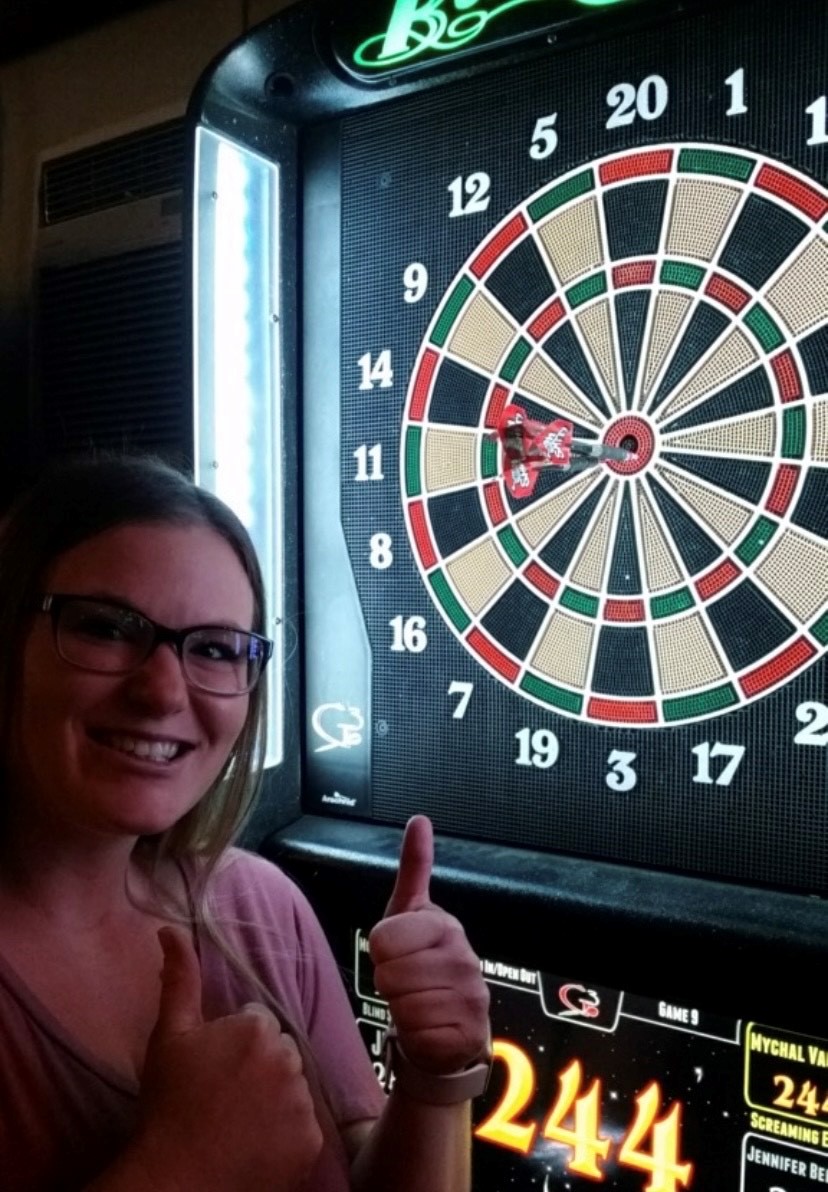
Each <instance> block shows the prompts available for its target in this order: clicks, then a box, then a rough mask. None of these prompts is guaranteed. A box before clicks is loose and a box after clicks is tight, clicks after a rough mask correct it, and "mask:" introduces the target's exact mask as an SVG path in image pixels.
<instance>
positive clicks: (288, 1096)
mask: <svg viewBox="0 0 828 1192" xmlns="http://www.w3.org/2000/svg"><path fill="white" fill-rule="evenodd" d="M159 939H160V941H161V946H162V948H163V951H164V967H163V971H162V976H161V1001H160V1005H159V1011H158V1019H157V1021H156V1024H155V1028H154V1030H153V1032H152V1035H151V1036H150V1040H149V1044H148V1046H147V1053H146V1061H145V1065H144V1071H143V1074H142V1078H141V1093H140V1098H139V1108H140V1120H139V1126H138V1130H137V1133H136V1136H135V1138H134V1140H133V1142H132V1143H131V1144H130V1146H129V1148H128V1150H129V1151H131V1152H132V1154H131V1158H132V1159H133V1160H134V1161H136V1162H137V1163H138V1164H140V1166H141V1167H142V1168H143V1169H144V1170H145V1171H146V1172H147V1173H148V1175H149V1176H150V1178H151V1180H153V1181H157V1185H158V1187H163V1188H175V1189H178V1188H180V1189H181V1192H192V1189H193V1188H198V1189H199V1192H261V1190H262V1189H268V1192H293V1190H294V1189H299V1188H301V1187H302V1185H303V1182H304V1180H305V1179H306V1178H307V1176H308V1175H309V1174H310V1172H311V1169H312V1168H313V1165H314V1163H315V1162H316V1159H317V1157H318V1155H319V1152H320V1150H321V1147H322V1132H321V1130H320V1127H319V1123H318V1122H317V1119H316V1114H315V1112H314V1107H313V1100H312V1098H311V1094H310V1090H309V1088H308V1085H307V1082H306V1080H305V1076H304V1073H303V1070H302V1059H301V1056H300V1053H299V1050H298V1048H297V1046H296V1043H295V1042H294V1040H293V1039H292V1038H291V1036H290V1035H287V1034H284V1033H283V1032H282V1029H281V1026H280V1024H279V1022H278V1020H277V1018H276V1017H275V1015H274V1014H272V1013H271V1012H270V1010H268V1009H267V1008H266V1007H265V1006H262V1005H258V1004H250V1005H247V1006H244V1007H243V1008H242V1009H241V1010H240V1011H238V1012H237V1013H235V1014H228V1015H227V1016H226V1017H224V1018H217V1019H215V1020H214V1021H212V1022H205V1021H204V1018H203V1016H202V1011H201V969H200V966H199V961H198V957H197V955H196V952H195V950H194V948H193V945H192V942H191V940H190V937H189V935H188V933H187V932H186V931H184V930H183V929H181V928H175V927H164V928H162V929H161V931H160V932H159Z"/></svg>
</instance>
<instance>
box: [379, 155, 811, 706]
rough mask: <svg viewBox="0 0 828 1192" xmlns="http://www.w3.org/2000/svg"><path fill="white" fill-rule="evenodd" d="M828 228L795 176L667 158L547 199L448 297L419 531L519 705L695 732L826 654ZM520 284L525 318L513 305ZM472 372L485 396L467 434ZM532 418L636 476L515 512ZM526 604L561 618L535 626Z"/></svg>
mask: <svg viewBox="0 0 828 1192" xmlns="http://www.w3.org/2000/svg"><path fill="white" fill-rule="evenodd" d="M826 216H828V191H826V190H825V189H824V188H822V187H820V186H818V185H816V184H815V183H814V181H813V180H812V179H810V178H807V177H805V176H803V175H802V174H800V173H798V172H796V171H794V170H792V169H790V168H789V167H786V166H784V165H783V164H782V163H779V162H777V161H773V160H770V159H768V158H764V157H761V156H759V155H757V154H753V153H745V152H743V151H737V150H734V149H733V148H732V147H729V146H725V145H711V144H705V145H701V144H696V145H690V144H665V145H658V146H649V147H648V148H646V149H644V150H631V151H628V152H626V153H623V154H612V155H609V156H607V157H605V158H602V159H599V160H597V161H596V162H594V163H593V164H591V165H589V166H586V167H579V168H577V169H576V170H574V171H572V172H571V173H570V174H568V175H565V176H564V177H561V178H556V179H555V181H554V182H552V183H551V184H550V185H548V186H545V187H543V188H542V189H541V190H539V191H537V192H536V193H534V194H532V195H529V196H528V197H527V198H526V199H525V200H524V201H523V202H521V203H520V204H519V205H518V206H517V207H515V208H514V209H513V210H512V211H510V212H509V214H508V215H507V216H506V217H505V218H504V219H503V220H502V221H501V222H500V224H499V225H498V226H497V227H496V228H494V230H493V231H492V232H491V233H490V234H489V235H487V236H486V237H485V239H484V240H483V241H482V242H481V243H480V244H479V245H476V246H475V247H474V249H473V251H472V252H471V254H470V255H469V257H468V258H467V260H466V262H465V264H464V265H463V267H462V268H461V269H460V270H459V271H458V272H457V274H456V275H455V277H454V279H453V280H452V281H451V283H450V284H449V286H448V287H447V289H446V296H445V298H444V300H443V302H442V303H441V304H440V305H439V306H438V308H437V310H436V312H435V315H434V318H433V319H432V322H431V325H430V327H429V329H428V331H427V333H426V335H425V337H424V339H423V341H422V346H421V349H420V353H419V356H418V359H417V362H416V365H415V368H414V370H413V374H412V379H411V384H410V387H409V391H408V396H407V399H406V408H405V414H404V419H403V428H402V435H401V448H402V478H401V489H402V491H403V493H404V494H405V509H406V522H407V527H408V531H409V534H410V537H411V542H412V547H413V554H414V559H415V561H416V563H417V566H418V567H419V568H420V570H421V573H422V575H423V578H424V581H425V584H426V587H427V590H428V591H429V592H430V593H431V594H432V596H433V597H434V599H435V602H436V604H437V607H438V608H439V610H440V613H441V615H442V616H443V617H444V618H445V620H446V623H447V624H448V625H449V627H450V628H451V630H452V632H453V633H454V634H455V635H456V636H457V639H458V640H459V641H460V642H461V643H462V644H463V646H464V648H465V649H467V650H468V651H469V652H470V653H471V654H472V656H473V657H474V658H475V660H476V661H477V662H478V663H479V664H480V665H481V666H482V667H484V668H485V669H487V670H488V671H489V672H490V673H492V674H494V675H495V676H496V677H497V678H498V679H499V680H500V681H501V682H503V683H506V684H507V685H509V686H510V687H511V688H512V689H513V690H514V691H515V692H516V693H518V694H519V695H521V696H522V697H524V698H526V699H529V700H532V701H534V702H540V703H542V704H545V705H546V706H547V707H549V708H550V709H554V710H555V711H556V712H560V713H563V714H564V715H568V716H576V717H580V718H583V719H585V720H592V721H596V722H600V723H604V724H619V723H627V724H635V725H653V726H657V725H675V724H679V723H682V722H686V721H689V720H693V719H700V718H706V717H709V716H711V715H716V714H721V713H723V712H726V711H728V710H731V709H733V708H735V707H738V706H740V705H743V704H746V703H748V702H751V701H753V700H756V699H761V698H763V697H764V696H766V695H767V694H768V693H769V692H771V691H773V690H774V689H775V688H777V687H779V686H780V685H782V684H785V683H788V682H789V681H790V680H791V678H792V677H794V676H795V675H797V674H799V673H800V672H801V671H802V670H803V669H804V668H806V667H809V666H811V665H813V663H814V662H815V661H816V660H817V659H818V658H820V656H821V655H822V654H824V652H825V650H826V648H828V542H826V537H825V532H824V531H825V527H824V524H823V523H824V516H823V510H824V508H825V507H826V506H825V505H824V504H822V503H821V502H820V501H819V500H817V499H811V500H810V501H808V500H807V499H806V501H805V503H803V497H805V496H806V495H807V494H809V493H810V492H811V491H817V490H821V486H822V487H823V488H824V484H823V482H824V479H825V477H826V476H828V468H827V467H826V465H828V453H827V452H826V432H825V425H826V412H828V395H826V394H825V393H824V392H823V393H820V392H814V391H813V389H812V388H811V385H810V377H813V376H815V377H816V378H817V380H819V374H818V371H817V370H815V369H814V368H813V367H812V368H811V370H810V374H809V372H808V370H807V369H806V367H805V365H804V362H803V359H802V355H801V347H800V345H801V343H802V341H803V339H805V338H806V336H807V338H808V339H809V341H810V342H813V341H814V335H815V334H817V332H815V328H818V327H821V325H822V324H824V323H825V322H826V320H828V237H826V231H825V226H824V225H825V219H826ZM575 229H577V230H578V233H579V234H578V235H573V232H574V230H575ZM513 259H514V261H515V262H516V263H515V265H514V267H512V266H511V262H512V260H513ZM539 262H540V263H541V264H542V265H543V268H544V270H545V271H546V274H547V277H548V280H547V281H546V283H545V284H544V283H543V281H542V279H541V278H540V277H539V276H538V268H539ZM521 275H523V276H525V277H526V278H527V282H528V283H529V284H528V285H527V289H526V290H525V291H524V293H523V295H522V296H523V298H524V299H525V301H523V303H522V304H521V303H520V302H517V301H516V300H515V298H514V297H513V296H512V293H511V291H510V289H509V286H507V285H506V284H504V279H506V278H511V279H514V278H515V277H516V276H521ZM490 278H491V279H492V281H493V284H490ZM511 288H512V290H513V289H514V280H512V282H511ZM507 291H509V292H507ZM530 294H531V295H533V296H534V298H536V299H537V302H536V304H534V305H532V304H531V303H530V302H529V300H528V296H529V295H530ZM553 327H554V330H553V331H551V332H550V328H553ZM812 355H813V353H812ZM460 369H462V370H463V375H468V374H469V373H471V374H473V375H474V376H475V377H477V378H478V386H477V393H478V396H479V395H480V394H481V393H482V391H483V389H484V388H485V390H486V395H485V397H484V398H483V400H482V401H481V402H480V403H479V417H478V421H477V424H476V425H474V426H472V425H470V423H469V421H468V418H467V417H465V416H464V417H462V418H461V419H458V421H457V422H456V423H455V425H454V427H453V433H452V432H450V431H449V425H448V418H447V413H448V411H447V401H446V398H445V396H444V395H445V393H446V391H447V390H448V388H449V387H450V386H449V383H448V382H447V379H446V378H447V377H448V378H451V379H452V380H453V379H454V377H455V376H456V375H457V373H458V370H460ZM464 388H467V386H466V387H464ZM463 391H464V389H463V388H461V387H458V394H460V393H462V392H463ZM521 394H529V395H530V396H531V397H532V399H533V401H534V402H535V403H537V404H539V405H540V406H541V407H544V406H545V407H546V410H547V417H548V420H550V421H551V420H552V419H553V418H554V417H560V416H563V417H565V418H569V419H574V420H576V421H577V422H579V423H581V424H584V425H586V426H588V427H591V428H593V429H594V431H595V434H596V435H597V437H598V438H600V439H601V440H603V441H604V442H606V443H611V444H613V445H618V444H619V443H620V442H621V441H622V440H632V441H634V443H635V446H636V449H637V457H636V459H635V460H634V461H625V462H623V463H620V464H619V463H610V464H608V465H607V464H605V465H602V466H598V467H595V468H593V469H591V470H589V471H587V472H586V473H580V474H573V475H572V476H571V477H569V478H567V479H565V481H564V482H563V483H561V484H559V485H557V486H556V487H555V489H554V490H553V491H551V492H549V493H547V494H546V495H545V496H544V497H543V498H541V499H536V500H534V501H533V502H532V503H531V504H530V505H527V506H525V507H521V506H520V505H519V504H518V503H513V504H512V506H511V507H510V506H509V503H508V501H507V500H506V495H505V483H504V479H503V475H502V460H501V458H500V449H499V447H498V445H497V444H496V443H493V442H492V440H491V435H490V433H487V432H491V430H492V429H493V428H496V427H497V424H498V420H499V418H500V416H501V414H502V411H503V409H504V407H505V406H506V405H507V404H509V403H510V402H520V400H521V397H520V395H521ZM457 402H458V405H459V404H461V402H462V398H461V397H460V396H458V397H457ZM435 415H436V416H435ZM470 481H471V482H472V484H471V487H470ZM453 491H457V493H458V495H459V494H462V502H463V504H462V508H461V506H460V504H458V503H452V501H451V499H450V498H449V497H448V496H447V494H448V493H451V492H453ZM438 493H439V494H440V501H439V502H438V501H436V500H435V494H438ZM472 494H474V495H475V496H476V499H477V507H476V509H474V510H473V509H472V505H473V504H474V501H473V499H472ZM441 502H442V504H441ZM441 508H444V509H445V515H446V516H447V517H449V518H452V519H455V518H460V517H462V520H463V531H462V532H460V529H459V527H458V528H457V529H456V530H455V531H454V532H452V533H447V530H446V527H445V526H444V525H443V524H441ZM805 508H808V509H809V510H810V511H809V512H808V513H807V514H804V513H803V512H800V510H804V509H805ZM817 511H819V512H817ZM472 525H473V526H474V530H475V535H474V536H471V533H470V527H471V526H472ZM455 540H459V542H460V545H459V546H458V547H457V549H454V550H450V551H446V550H445V549H444V547H443V545H442V544H444V543H445V542H447V541H450V542H452V543H453V542H454V541H455ZM815 575H817V576H821V577H822V582H817V583H814V581H813V577H814V576H815ZM516 589H519V590H520V591H522V592H525V591H526V590H527V589H530V590H534V592H535V594H536V605H537V606H540V604H541V603H542V605H543V607H544V610H545V612H544V616H543V617H538V616H537V614H536V613H535V615H533V616H532V618H531V621H530V622H529V621H526V622H524V621H523V618H522V617H521V616H520V612H519V609H520V607H521V605H520V601H518V600H517V598H516V597H515V596H514V595H513V593H514V591H515V590H516ZM503 607H508V608H512V607H513V608H514V610H515V611H514V616H515V617H520V619H521V626H520V629H519V630H518V628H517V627H516V626H513V625H510V624H509V620H508V618H506V617H504V616H503V615H502V614H499V615H498V616H496V617H495V616H493V615H492V611H491V610H493V609H500V608H503ZM774 610H775V612H774ZM745 617H747V618H748V622H749V623H750V624H751V629H750V631H749V632H747V634H746V631H745ZM529 623H531V627H532V632H529V631H528V629H527V624H529ZM622 625H623V626H625V627H626V628H625V629H623V630H622V629H621V628H620V626H622ZM746 637H747V639H749V641H747V640H744V639H745V638H746ZM518 642H520V643H521V644H522V648H521V649H517V648H516V646H517V643H518ZM616 655H617V656H616Z"/></svg>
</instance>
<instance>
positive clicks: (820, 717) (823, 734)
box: [794, 700, 828, 745]
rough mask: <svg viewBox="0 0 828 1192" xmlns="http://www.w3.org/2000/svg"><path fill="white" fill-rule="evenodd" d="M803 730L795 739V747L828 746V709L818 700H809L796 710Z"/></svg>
mask: <svg viewBox="0 0 828 1192" xmlns="http://www.w3.org/2000/svg"><path fill="white" fill-rule="evenodd" d="M796 718H797V720H798V721H799V723H800V724H804V725H805V727H804V728H801V729H800V730H799V732H798V733H797V734H796V736H795V737H794V744H795V745H828V708H826V706H825V704H818V703H817V702H816V700H807V701H806V702H805V703H804V704H800V705H799V707H798V708H797V709H796Z"/></svg>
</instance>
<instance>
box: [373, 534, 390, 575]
mask: <svg viewBox="0 0 828 1192" xmlns="http://www.w3.org/2000/svg"><path fill="white" fill-rule="evenodd" d="M370 562H371V566H372V567H373V568H374V570H375V571H385V569H386V567H390V566H391V564H392V563H393V562H394V552H393V551H392V549H391V535H390V534H375V535H374V537H373V538H372V539H371V554H370Z"/></svg>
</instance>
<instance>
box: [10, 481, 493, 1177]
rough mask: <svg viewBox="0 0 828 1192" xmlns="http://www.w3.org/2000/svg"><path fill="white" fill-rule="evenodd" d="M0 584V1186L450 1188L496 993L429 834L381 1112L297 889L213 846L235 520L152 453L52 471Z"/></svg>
mask: <svg viewBox="0 0 828 1192" xmlns="http://www.w3.org/2000/svg"><path fill="white" fill-rule="evenodd" d="M0 575H2V584H0V731H2V765H3V795H2V831H0V1182H2V1186H3V1188H4V1189H6V1190H7V1192H57V1190H58V1189H60V1190H61V1192H63V1190H65V1192H77V1190H79V1189H88V1192H150V1190H152V1192H195V1190H196V1189H198V1192H248V1190H249V1192H253V1190H254V1189H255V1190H256V1192H263V1190H268V1192H293V1190H294V1189H297V1190H299V1189H306V1190H308V1192H344V1190H346V1189H354V1190H359V1192H380V1190H390V1189H392V1188H393V1189H395V1192H461V1190H462V1189H463V1188H465V1187H468V1185H469V1181H470V1176H469V1138H470V1122H469V1108H468V1102H469V1097H470V1096H471V1095H473V1094H474V1092H475V1091H476V1090H477V1089H478V1088H479V1079H480V1078H479V1072H480V1071H482V1070H483V1068H484V1063H483V1062H481V1061H483V1060H485V1052H486V1048H487V1039H488V1022H487V1006H488V997H487V992H486V987H485V984H484V983H483V981H482V979H481V976H480V966H479V962H478V961H477V958H476V957H475V955H474V953H473V952H472V950H471V948H470V946H469V944H468V942H467V940H466V938H465V935H464V934H463V931H462V928H461V927H460V925H459V924H458V923H457V922H456V920H454V919H452V918H450V917H449V916H448V915H447V914H445V912H443V911H441V910H440V909H439V908H437V907H435V906H434V905H433V904H432V903H431V902H430V901H429V898H428V878H429V873H430V868H431V848H432V844H431V829H430V825H429V823H428V821H427V820H425V819H424V818H423V817H415V819H414V820H412V821H411V823H410V824H409V825H408V828H407V830H406V834H405V837H404V841H403V849H402V854H401V861H400V869H399V873H398V877H397V883H396V885H395V888H394V891H393V893H392V897H391V901H390V902H389V905H388V908H387V911H386V916H385V918H384V919H383V920H382V921H381V923H379V924H378V925H377V926H376V927H375V929H374V931H373V932H372V934H371V952H372V958H373V960H374V963H375V982H376V985H377V987H378V989H379V990H380V992H382V993H383V995H384V996H385V997H386V998H387V999H388V1002H389V1005H390V1008H391V1013H392V1017H393V1020H394V1023H395V1027H396V1034H397V1039H396V1064H397V1071H398V1079H397V1083H396V1085H395V1087H394V1090H393V1091H392V1093H391V1094H390V1096H389V1097H388V1098H387V1099H386V1098H385V1097H384V1096H382V1095H381V1094H380V1091H379V1089H378V1085H377V1082H376V1079H375V1077H374V1073H373V1069H372V1067H371V1065H370V1063H369V1060H368V1057H367V1054H366V1052H365V1049H364V1047H363V1046H362V1043H361V1040H360V1037H359V1034H358V1032H357V1029H356V1026H355V1024H354V1020H353V1016H352V1014H351V1011H350V1007H349V1004H348V1000H347V996H346V994H345V992H344V989H343V987H342V983H341V981H340V979H339V975H338V972H337V968H336V965H335V963H334V960H333V957H332V956H331V953H330V949H329V948H328V946H327V943H326V941H325V939H324V937H323V935H322V932H321V929H320V927H319V924H318V922H317V920H316V919H315V917H314V915H313V913H312V911H311V910H310V908H309V906H308V904H307V902H306V901H305V899H304V898H303V897H302V895H301V894H300V892H299V891H298V890H297V889H296V887H295V886H294V885H293V884H292V883H291V882H290V881H289V880H288V879H287V878H286V877H285V876H284V875H283V874H281V873H280V871H279V870H278V869H277V868H276V867H275V866H273V865H272V864H270V863H269V862H267V861H265V860H264V859H262V858H260V857H256V856H254V855H252V854H250V853H246V852H243V851H242V850H240V849H237V848H233V847H232V846H231V842H232V840H233V839H234V838H235V837H236V836H237V834H238V832H239V830H240V828H241V826H242V825H243V823H244V822H245V819H246V817H247V816H248V814H249V812H250V808H251V800H252V796H253V792H254V790H255V785H256V777H257V772H258V765H259V759H260V745H261V735H262V724H263V717H264V684H263V683H261V682H260V679H261V676H262V673H263V670H264V667H265V664H266V662H267V659H268V657H269V653H270V643H269V642H268V641H267V639H266V638H265V637H264V635H263V626H264V612H263V608H264V596H263V589H262V581H261V575H260V572H259V568H258V564H257V562H256V558H255V555H254V552H253V549H252V546H251V544H250V540H249V538H248V536H247V534H246V532H245V530H244V529H243V527H242V526H241V524H240V523H239V522H238V520H237V519H236V518H235V516H234V515H233V514H232V513H231V512H230V511H229V510H228V509H227V508H226V507H225V506H224V505H223V504H222V503H221V502H220V501H218V500H217V499H216V498H214V497H213V496H211V495H210V494H208V493H206V492H204V491H202V490H200V489H198V488H196V487H195V486H193V485H192V484H190V482H189V481H188V480H186V479H185V478H184V477H183V476H181V475H179V474H178V473H177V472H175V471H174V470H172V469H170V468H168V467H166V466H165V465H163V464H160V463H157V462H151V461H147V460H143V459H121V460H100V461H94V462H93V461H87V462H79V463H78V462H76V463H71V464H68V465H64V466H63V467H61V468H59V469H57V470H55V471H53V472H52V473H50V474H49V476H47V477H46V478H44V479H43V480H41V481H40V482H39V483H38V484H37V485H36V486H35V487H34V488H33V489H32V490H31V491H30V492H29V493H27V494H26V495H25V496H24V497H23V498H22V499H21V500H20V501H18V503H17V504H16V505H15V507H14V508H13V509H12V511H11V512H10V513H9V515H8V516H7V518H6V519H5V522H4V523H3V527H2V531H0ZM162 952H163V957H162ZM159 971H160V972H161V980H160V981H159ZM469 1072H470V1073H471V1074H469Z"/></svg>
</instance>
